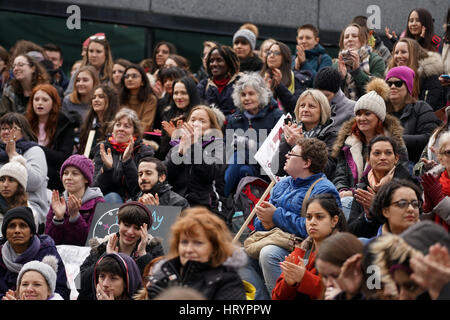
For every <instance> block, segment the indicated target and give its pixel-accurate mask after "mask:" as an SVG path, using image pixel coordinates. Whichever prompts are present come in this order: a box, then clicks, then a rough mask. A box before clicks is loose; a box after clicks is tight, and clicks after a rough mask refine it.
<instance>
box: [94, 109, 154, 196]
mask: <svg viewBox="0 0 450 320" xmlns="http://www.w3.org/2000/svg"><path fill="white" fill-rule="evenodd" d="M110 128H112V133H111V135H109V136H108V138H107V139H106V141H104V142H100V143H99V144H97V146H96V147H95V150H94V163H95V173H94V186H95V187H100V189H101V190H102V192H103V195H104V198H105V201H106V202H111V203H122V202H124V201H126V200H127V199H129V198H131V197H133V196H134V195H136V194H137V193H138V192H139V186H138V174H137V167H138V164H139V161H140V159H142V158H144V157H147V156H150V157H151V156H153V155H154V153H155V151H154V150H153V148H152V147H150V146H146V145H145V144H144V143H143V142H142V126H141V122H140V120H139V118H138V116H137V114H136V112H134V111H133V110H131V109H128V108H122V109H121V110H120V111H119V112H118V113H117V114H116V116H115V118H114V122H113V123H112V126H111V127H110Z"/></svg>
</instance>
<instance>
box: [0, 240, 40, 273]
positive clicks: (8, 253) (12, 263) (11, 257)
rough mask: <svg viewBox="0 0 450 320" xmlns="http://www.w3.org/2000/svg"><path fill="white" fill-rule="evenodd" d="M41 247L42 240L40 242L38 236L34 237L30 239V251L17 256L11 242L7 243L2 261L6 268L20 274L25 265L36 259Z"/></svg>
mask: <svg viewBox="0 0 450 320" xmlns="http://www.w3.org/2000/svg"><path fill="white" fill-rule="evenodd" d="M40 247H41V240H39V238H38V236H36V235H34V236H33V237H31V239H30V246H29V247H28V249H27V250H25V252H24V253H22V254H20V255H17V253H16V252H15V251H14V249H13V248H12V247H11V244H10V243H9V241H6V242H5V244H4V245H3V247H2V259H3V262H4V263H5V266H6V268H7V269H8V270H9V271H12V272H14V273H19V272H20V269H22V267H23V265H24V264H25V263H27V262H29V261H31V260H33V259H34V258H35V257H36V255H37V253H38V252H39V248H40Z"/></svg>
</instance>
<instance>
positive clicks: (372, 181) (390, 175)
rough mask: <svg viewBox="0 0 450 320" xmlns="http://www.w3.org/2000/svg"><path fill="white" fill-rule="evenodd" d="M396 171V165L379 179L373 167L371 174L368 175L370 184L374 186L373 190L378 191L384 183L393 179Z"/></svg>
mask: <svg viewBox="0 0 450 320" xmlns="http://www.w3.org/2000/svg"><path fill="white" fill-rule="evenodd" d="M394 171H395V167H394V168H392V169H391V170H390V171H389V172H388V173H387V174H386V175H385V176H384V177H383V178H381V179H380V181H377V179H376V177H375V175H374V173H373V169H371V170H370V171H369V174H368V175H367V180H368V181H369V186H370V187H371V188H372V190H373V191H375V192H378V190H380V188H381V186H382V185H383V184H386V183H387V182H389V181H391V180H392V178H393V177H394Z"/></svg>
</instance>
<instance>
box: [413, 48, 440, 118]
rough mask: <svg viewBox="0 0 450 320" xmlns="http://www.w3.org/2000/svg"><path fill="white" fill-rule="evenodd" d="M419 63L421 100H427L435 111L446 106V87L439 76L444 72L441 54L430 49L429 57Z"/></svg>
mask: <svg viewBox="0 0 450 320" xmlns="http://www.w3.org/2000/svg"><path fill="white" fill-rule="evenodd" d="M418 64H419V68H418V69H417V74H418V76H419V81H420V92H419V100H423V101H425V102H427V103H428V104H429V105H430V106H431V107H432V108H433V110H434V111H436V110H438V109H440V108H443V107H445V101H444V89H443V88H442V85H441V83H440V81H439V77H440V76H441V74H443V73H444V64H443V62H442V58H441V55H440V54H439V53H437V52H432V51H428V57H426V58H424V59H421V60H419V61H418Z"/></svg>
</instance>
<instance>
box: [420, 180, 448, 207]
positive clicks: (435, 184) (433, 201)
mask: <svg viewBox="0 0 450 320" xmlns="http://www.w3.org/2000/svg"><path fill="white" fill-rule="evenodd" d="M422 187H423V192H424V195H425V202H429V203H427V207H428V206H431V209H432V208H434V207H436V206H437V205H438V204H439V202H441V201H442V199H444V198H445V195H444V193H443V192H442V186H441V184H440V182H439V178H438V177H435V176H434V175H432V174H429V173H425V174H424V175H423V176H422ZM427 200H429V201H427ZM424 209H425V205H424ZM429 211H431V210H429ZM429 211H428V212H429Z"/></svg>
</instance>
